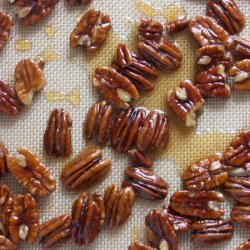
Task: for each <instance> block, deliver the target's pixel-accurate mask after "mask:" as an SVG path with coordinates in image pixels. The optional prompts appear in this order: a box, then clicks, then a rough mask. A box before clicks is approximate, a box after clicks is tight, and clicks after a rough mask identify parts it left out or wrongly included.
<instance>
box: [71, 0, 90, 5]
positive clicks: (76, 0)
mask: <svg viewBox="0 0 250 250" xmlns="http://www.w3.org/2000/svg"><path fill="white" fill-rule="evenodd" d="M91 1H92V0H68V2H69V4H70V5H71V6H75V5H80V4H88V3H90V2H91Z"/></svg>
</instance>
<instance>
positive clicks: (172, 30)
mask: <svg viewBox="0 0 250 250" xmlns="http://www.w3.org/2000/svg"><path fill="white" fill-rule="evenodd" d="M188 22H189V20H188V19H186V18H185V17H182V18H178V19H176V20H173V21H170V22H167V25H166V27H167V34H169V35H172V34H176V33H179V32H182V31H184V30H185V29H187V27H188Z"/></svg>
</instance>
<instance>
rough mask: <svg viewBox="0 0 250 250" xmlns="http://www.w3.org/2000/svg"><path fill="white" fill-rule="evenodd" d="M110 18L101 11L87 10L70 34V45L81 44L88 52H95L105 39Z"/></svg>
mask: <svg viewBox="0 0 250 250" xmlns="http://www.w3.org/2000/svg"><path fill="white" fill-rule="evenodd" d="M110 29H111V20H110V17H109V16H108V15H104V14H103V13H102V12H101V11H99V10H95V9H91V10H88V11H87V12H86V13H85V14H84V15H83V16H82V18H81V20H80V21H79V23H78V24H77V25H76V27H75V29H74V30H73V31H72V32H71V34H70V46H71V48H76V47H78V46H83V47H84V48H85V49H86V51H87V52H88V53H93V52H95V51H96V50H97V49H98V48H99V47H101V46H102V45H103V43H104V42H105V41H106V39H107V35H108V32H109V30H110Z"/></svg>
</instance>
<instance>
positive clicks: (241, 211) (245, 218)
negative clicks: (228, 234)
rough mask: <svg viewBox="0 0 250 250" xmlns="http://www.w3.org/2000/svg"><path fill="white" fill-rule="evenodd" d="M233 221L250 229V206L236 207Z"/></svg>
mask: <svg viewBox="0 0 250 250" xmlns="http://www.w3.org/2000/svg"><path fill="white" fill-rule="evenodd" d="M231 219H232V220H233V221H235V222H238V223H240V224H242V226H244V227H250V205H244V204H236V205H234V207H233V208H232V212H231Z"/></svg>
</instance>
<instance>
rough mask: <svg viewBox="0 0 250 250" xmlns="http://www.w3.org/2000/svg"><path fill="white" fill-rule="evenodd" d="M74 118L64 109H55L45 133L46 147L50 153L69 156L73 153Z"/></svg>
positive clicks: (44, 141)
mask: <svg viewBox="0 0 250 250" xmlns="http://www.w3.org/2000/svg"><path fill="white" fill-rule="evenodd" d="M72 124H73V122H72V120H71V118H70V116H69V114H68V113H67V112H65V111H64V110H63V109H54V110H53V111H52V112H51V114H50V117H49V121H48V125H47V128H46V131H45V134H44V138H43V143H44V149H45V151H46V153H47V154H48V155H55V156H62V157H68V156H70V154H71V153H72V143H71V128H72Z"/></svg>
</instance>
